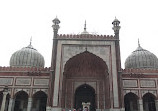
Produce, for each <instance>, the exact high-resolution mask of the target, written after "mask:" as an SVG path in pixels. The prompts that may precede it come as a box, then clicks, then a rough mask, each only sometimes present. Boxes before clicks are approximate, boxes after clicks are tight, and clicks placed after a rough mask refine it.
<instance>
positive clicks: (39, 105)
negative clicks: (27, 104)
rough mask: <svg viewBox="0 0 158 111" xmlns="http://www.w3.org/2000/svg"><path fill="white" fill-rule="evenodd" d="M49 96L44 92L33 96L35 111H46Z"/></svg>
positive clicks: (33, 108)
mask: <svg viewBox="0 0 158 111" xmlns="http://www.w3.org/2000/svg"><path fill="white" fill-rule="evenodd" d="M46 105H47V95H46V94H45V92H43V91H38V92H36V93H35V94H34V95H33V104H32V110H33V111H46Z"/></svg>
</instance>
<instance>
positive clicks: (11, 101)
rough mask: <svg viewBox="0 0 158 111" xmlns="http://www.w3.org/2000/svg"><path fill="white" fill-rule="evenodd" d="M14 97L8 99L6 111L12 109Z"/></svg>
mask: <svg viewBox="0 0 158 111" xmlns="http://www.w3.org/2000/svg"><path fill="white" fill-rule="evenodd" d="M14 101H15V100H14V99H13V98H10V99H9V106H8V111H12V109H13V107H14Z"/></svg>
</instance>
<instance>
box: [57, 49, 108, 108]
mask: <svg viewBox="0 0 158 111" xmlns="http://www.w3.org/2000/svg"><path fill="white" fill-rule="evenodd" d="M61 81H62V90H61V91H62V93H61V95H62V96H61V95H60V96H61V97H59V98H60V101H61V107H62V108H66V109H72V108H79V107H81V100H82V99H81V98H84V100H82V102H87V101H91V108H92V110H95V109H110V102H109V101H110V90H109V89H110V88H109V85H110V84H109V73H108V67H107V65H106V62H105V61H104V60H103V59H102V58H100V57H98V56H96V55H95V54H92V53H90V52H88V51H85V52H83V53H80V54H78V55H76V56H74V57H72V58H70V59H69V60H68V61H67V62H66V64H65V67H64V72H63V78H62V80H61ZM82 84H84V85H82ZM86 84H89V85H91V86H92V85H93V88H95V90H96V91H94V89H93V88H92V87H90V86H88V85H86ZM80 85H82V86H80ZM85 85H86V87H87V89H84V87H85ZM79 86H80V87H79ZM77 87H78V88H77ZM76 88H77V89H76ZM84 91H86V92H89V93H88V94H87V95H86V94H85V95H84V94H80V93H84ZM78 92H79V93H78ZM90 92H91V93H90ZM95 94H96V96H95ZM89 95H93V96H92V97H93V99H92V100H90V99H88V98H89V97H90V96H89ZM79 96H83V97H81V98H80V100H79V99H78V98H79ZM86 96H87V97H86ZM86 99H87V100H86ZM96 103H97V104H96Z"/></svg>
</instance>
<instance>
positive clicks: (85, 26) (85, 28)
mask: <svg viewBox="0 0 158 111" xmlns="http://www.w3.org/2000/svg"><path fill="white" fill-rule="evenodd" d="M84 31H86V20H85V24H84Z"/></svg>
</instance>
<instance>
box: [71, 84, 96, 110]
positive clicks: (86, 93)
mask: <svg viewBox="0 0 158 111" xmlns="http://www.w3.org/2000/svg"><path fill="white" fill-rule="evenodd" d="M82 103H90V111H95V109H96V108H95V106H96V105H95V90H94V89H93V88H92V87H90V86H89V85H87V84H84V85H82V86H80V87H79V88H77V89H76V92H75V103H74V108H75V109H77V110H78V109H82V108H83V106H82Z"/></svg>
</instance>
